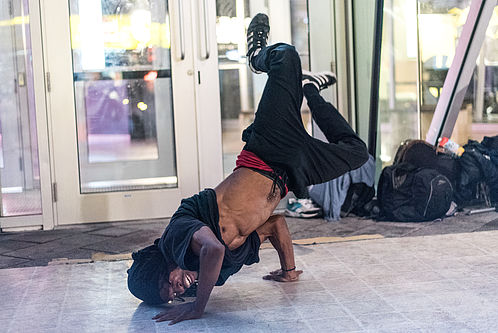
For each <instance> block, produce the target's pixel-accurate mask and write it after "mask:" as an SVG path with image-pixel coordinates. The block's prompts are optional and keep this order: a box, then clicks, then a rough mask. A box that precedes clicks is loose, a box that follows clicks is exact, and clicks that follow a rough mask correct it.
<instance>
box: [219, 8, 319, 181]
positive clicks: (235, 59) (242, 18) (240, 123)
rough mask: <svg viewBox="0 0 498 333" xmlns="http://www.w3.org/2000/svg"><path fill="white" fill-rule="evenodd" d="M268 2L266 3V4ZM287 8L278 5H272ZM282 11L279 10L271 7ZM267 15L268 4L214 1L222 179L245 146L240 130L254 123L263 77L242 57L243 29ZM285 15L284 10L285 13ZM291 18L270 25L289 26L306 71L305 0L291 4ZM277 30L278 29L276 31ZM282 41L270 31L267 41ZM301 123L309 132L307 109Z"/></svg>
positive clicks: (306, 32)
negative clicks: (257, 16)
mask: <svg viewBox="0 0 498 333" xmlns="http://www.w3.org/2000/svg"><path fill="white" fill-rule="evenodd" d="M265 3H267V2H265ZM272 5H273V4H272ZM279 5H282V6H285V5H286V6H289V2H288V3H285V2H281V4H275V6H279ZM272 10H276V11H279V12H281V9H279V8H276V7H272ZM260 12H263V13H268V12H269V8H268V5H267V4H266V5H265V4H263V2H260V3H259V4H257V3H256V2H251V1H249V0H217V1H216V16H217V19H216V36H217V42H218V60H219V76H220V94H221V96H220V98H221V121H222V131H223V169H224V174H225V177H226V176H228V175H229V174H230V173H231V172H232V170H233V169H234V167H235V160H236V158H237V155H238V154H239V153H240V151H241V150H242V148H243V146H244V143H243V142H242V140H241V135H242V131H243V130H244V129H245V128H246V127H247V126H248V125H249V124H250V123H251V122H252V121H253V119H254V113H255V112H256V108H257V106H258V103H259V99H260V97H261V94H262V92H263V89H264V86H265V83H266V75H256V74H254V73H252V72H251V71H250V70H249V68H248V67H247V65H246V59H245V54H246V52H247V45H246V28H247V27H248V26H249V23H250V22H251V19H252V17H253V16H254V15H256V14H257V13H260ZM284 12H285V11H284ZM290 13H291V17H289V18H286V19H285V20H282V17H281V16H275V17H272V16H271V13H270V24H271V25H273V26H277V25H278V26H279V27H280V32H282V31H284V30H285V28H284V29H282V27H288V32H289V33H288V35H289V36H292V44H293V45H295V46H296V48H297V50H298V51H299V52H300V55H301V61H302V63H303V68H309V49H308V45H309V43H308V12H307V3H306V0H291V1H290ZM277 30H278V29H277ZM272 39H274V40H281V39H279V36H275V35H274V34H272V33H271V32H270V40H269V42H270V43H272ZM302 114H303V122H304V124H305V127H306V128H307V129H309V131H311V116H310V113H309V110H308V109H307V108H305V109H303V113H302Z"/></svg>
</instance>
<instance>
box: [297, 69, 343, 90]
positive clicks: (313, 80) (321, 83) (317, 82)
mask: <svg viewBox="0 0 498 333" xmlns="http://www.w3.org/2000/svg"><path fill="white" fill-rule="evenodd" d="M336 82H337V78H336V76H335V74H334V73H332V72H320V73H312V72H309V71H303V86H304V85H305V84H312V85H314V86H315V87H316V88H317V89H318V90H319V91H320V90H323V89H326V88H328V87H330V86H331V85H333V84H334V83H336Z"/></svg>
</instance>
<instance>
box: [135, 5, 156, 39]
mask: <svg viewBox="0 0 498 333" xmlns="http://www.w3.org/2000/svg"><path fill="white" fill-rule="evenodd" d="M130 16H131V17H130V25H131V34H132V35H133V38H135V39H136V40H137V41H138V42H139V43H141V44H144V45H146V44H147V43H148V42H149V41H150V38H151V32H150V26H151V23H152V18H151V14H150V11H149V10H145V9H135V10H133V11H132V13H131V15H130Z"/></svg>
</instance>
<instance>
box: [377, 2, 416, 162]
mask: <svg viewBox="0 0 498 333" xmlns="http://www.w3.org/2000/svg"><path fill="white" fill-rule="evenodd" d="M416 15H417V3H416V0H408V1H407V0H386V1H385V2H384V22H383V32H382V51H381V64H380V82H379V126H380V130H379V132H378V133H379V134H378V137H377V140H379V141H378V142H380V144H378V147H380V156H379V157H380V160H381V161H382V164H383V165H382V166H386V165H390V164H392V162H393V159H394V155H395V153H396V150H397V148H398V146H399V144H400V143H401V142H402V141H404V140H406V139H416V138H418V136H419V135H418V111H417V48H416V46H417V31H416V26H417V25H416V20H417V16H416Z"/></svg>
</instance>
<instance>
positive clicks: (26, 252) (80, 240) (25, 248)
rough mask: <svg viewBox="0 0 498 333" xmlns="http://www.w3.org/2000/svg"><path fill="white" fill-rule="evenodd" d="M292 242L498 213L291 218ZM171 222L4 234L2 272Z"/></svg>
mask: <svg viewBox="0 0 498 333" xmlns="http://www.w3.org/2000/svg"><path fill="white" fill-rule="evenodd" d="M287 222H288V224H289V229H290V231H291V234H292V238H293V239H309V238H313V237H323V236H331V237H340V238H343V239H349V238H351V237H359V238H362V237H363V236H365V235H379V237H412V236H425V235H437V234H447V233H463V232H474V231H483V230H498V213H496V212H492V213H485V214H478V215H471V216H467V215H463V214H462V215H458V216H454V217H450V218H445V219H443V220H442V221H433V222H425V223H393V222H375V221H373V220H368V219H361V218H355V217H347V218H343V219H341V220H340V221H338V222H326V221H324V220H323V219H309V220H304V219H296V218H287ZM167 223H168V220H155V221H134V222H133V221H132V222H120V223H97V224H85V225H76V226H71V227H64V228H59V229H56V230H51V231H32V232H20V233H0V269H1V268H15V267H29V266H45V265H47V264H48V263H53V262H64V259H65V258H67V259H75V260H77V261H80V262H81V261H82V262H85V261H86V262H88V261H90V260H91V259H92V257H93V258H94V259H95V258H96V257H97V256H98V257H102V256H103V255H116V254H129V253H130V252H132V251H133V250H137V249H140V248H142V247H145V246H148V245H150V244H151V243H152V242H153V241H154V239H156V238H157V237H160V235H161V234H162V232H163V230H164V228H165V226H166V225H167Z"/></svg>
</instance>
